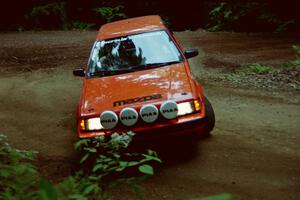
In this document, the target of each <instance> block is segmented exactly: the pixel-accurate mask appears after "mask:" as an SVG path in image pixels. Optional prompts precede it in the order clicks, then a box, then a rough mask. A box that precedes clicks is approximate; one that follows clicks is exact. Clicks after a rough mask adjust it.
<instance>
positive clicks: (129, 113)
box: [119, 108, 139, 126]
mask: <svg viewBox="0 0 300 200" xmlns="http://www.w3.org/2000/svg"><path fill="white" fill-rule="evenodd" d="M119 117H120V121H121V122H122V124H124V125H125V126H133V125H135V124H136V122H137V121H138V117H139V115H138V113H137V111H136V110H135V109H133V108H123V109H122V111H121V112H120V115H119Z"/></svg>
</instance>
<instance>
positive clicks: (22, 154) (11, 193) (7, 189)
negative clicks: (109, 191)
mask: <svg viewBox="0 0 300 200" xmlns="http://www.w3.org/2000/svg"><path fill="white" fill-rule="evenodd" d="M133 135H134V134H133V133H131V132H129V133H127V134H117V133H115V134H112V135H111V139H110V140H108V141H107V140H106V139H107V138H104V137H98V138H96V139H83V140H80V141H78V142H77V143H76V144H75V145H74V146H75V148H76V149H79V150H81V151H82V152H83V153H84V155H83V157H82V158H81V161H80V162H81V163H82V164H83V167H84V170H82V171H79V172H77V173H76V174H75V175H73V176H69V177H67V178H66V179H65V180H64V181H62V182H60V183H58V184H57V185H53V184H51V183H50V182H48V181H47V180H45V179H43V178H41V175H40V174H39V173H38V171H37V169H36V167H35V166H34V165H33V164H32V163H31V162H32V161H34V158H35V155H36V152H33V151H21V150H18V149H15V148H13V147H11V146H10V145H9V144H8V143H7V142H6V138H5V136H3V135H0V159H1V160H0V199H7V200H18V199H23V200H31V199H33V200H35V199H40V200H56V199H59V200H68V199H74V200H88V199H100V200H104V199H110V197H109V196H107V195H106V193H105V189H106V188H108V187H116V186H120V185H128V186H131V187H132V189H133V191H134V192H136V194H137V195H139V194H140V193H141V188H140V187H139V186H138V185H137V184H136V182H137V180H143V179H144V178H145V177H147V176H149V175H153V174H154V170H153V167H152V166H151V165H150V164H147V163H149V162H150V161H156V162H161V160H160V159H159V158H158V156H157V154H156V153H155V152H154V151H152V150H148V152H147V153H145V154H140V153H128V152H123V151H124V150H125V149H126V148H127V147H128V145H129V143H130V142H131V140H132V137H133ZM85 163H88V165H86V166H84V164H85ZM128 168H136V169H137V170H139V172H140V173H141V174H144V176H139V177H135V176H133V175H130V176H126V174H125V173H124V172H125V171H126V169H128ZM116 175H117V176H116ZM113 176H115V177H114V178H110V179H105V178H107V177H113Z"/></svg>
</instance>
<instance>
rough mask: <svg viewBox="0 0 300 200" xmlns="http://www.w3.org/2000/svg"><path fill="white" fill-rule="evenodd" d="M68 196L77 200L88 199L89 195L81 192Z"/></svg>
mask: <svg viewBox="0 0 300 200" xmlns="http://www.w3.org/2000/svg"><path fill="white" fill-rule="evenodd" d="M68 197H69V199H75V200H88V198H87V197H85V196H83V195H81V194H73V195H70V196H68Z"/></svg>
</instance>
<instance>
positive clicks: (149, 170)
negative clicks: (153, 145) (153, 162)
mask: <svg viewBox="0 0 300 200" xmlns="http://www.w3.org/2000/svg"><path fill="white" fill-rule="evenodd" d="M139 171H140V172H142V173H144V174H147V175H153V174H154V171H153V167H152V166H150V165H147V164H144V165H141V166H139Z"/></svg>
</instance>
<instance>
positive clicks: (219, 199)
mask: <svg viewBox="0 0 300 200" xmlns="http://www.w3.org/2000/svg"><path fill="white" fill-rule="evenodd" d="M231 199H232V196H231V194H227V193H224V194H219V195H214V196H209V197H202V198H192V199H191V200H231Z"/></svg>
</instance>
